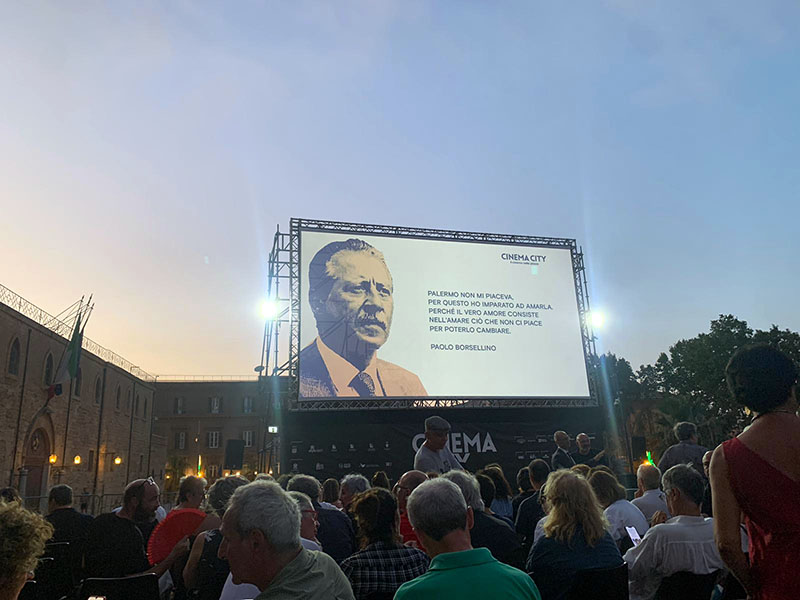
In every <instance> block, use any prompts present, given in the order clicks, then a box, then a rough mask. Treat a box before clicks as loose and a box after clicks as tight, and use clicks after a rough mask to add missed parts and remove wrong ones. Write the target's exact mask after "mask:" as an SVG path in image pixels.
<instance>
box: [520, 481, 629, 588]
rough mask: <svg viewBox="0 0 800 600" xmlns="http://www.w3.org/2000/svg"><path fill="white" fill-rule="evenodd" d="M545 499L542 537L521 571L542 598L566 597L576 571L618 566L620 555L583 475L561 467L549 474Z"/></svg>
mask: <svg viewBox="0 0 800 600" xmlns="http://www.w3.org/2000/svg"><path fill="white" fill-rule="evenodd" d="M545 502H546V504H547V506H548V515H547V518H546V519H545V522H544V535H543V537H541V538H540V539H539V540H537V541H536V543H535V544H534V545H533V547H532V548H531V551H530V554H529V555H528V562H527V564H526V570H527V571H528V572H529V573H530V575H531V577H533V580H534V581H535V582H536V585H537V586H538V587H539V590H540V591H541V593H542V599H543V600H561V599H562V598H565V597H567V594H568V593H569V590H570V586H571V585H572V581H573V578H574V577H575V573H576V572H578V571H581V570H584V569H610V568H613V567H616V566H618V565H620V564H622V557H621V556H620V553H619V549H618V548H617V545H616V544H615V543H614V540H613V539H612V538H611V535H610V534H609V533H608V531H606V526H607V525H608V522H607V521H606V519H605V517H604V516H603V513H602V511H601V509H600V505H599V503H598V501H597V497H596V496H595V494H594V491H593V490H592V486H591V485H589V482H588V481H586V479H585V478H583V477H581V476H580V475H578V474H577V473H573V472H572V471H569V470H566V469H561V470H558V471H554V472H553V473H550V475H549V476H548V477H547V483H546V485H545Z"/></svg>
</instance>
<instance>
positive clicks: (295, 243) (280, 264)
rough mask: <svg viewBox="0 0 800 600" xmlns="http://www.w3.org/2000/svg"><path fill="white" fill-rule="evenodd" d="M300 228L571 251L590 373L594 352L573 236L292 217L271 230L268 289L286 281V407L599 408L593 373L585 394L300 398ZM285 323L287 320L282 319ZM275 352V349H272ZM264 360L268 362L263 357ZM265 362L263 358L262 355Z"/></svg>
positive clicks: (270, 332) (280, 370)
mask: <svg viewBox="0 0 800 600" xmlns="http://www.w3.org/2000/svg"><path fill="white" fill-rule="evenodd" d="M302 231H325V232H334V233H335V232H346V233H358V234H363V235H381V236H391V237H400V238H418V239H434V240H437V239H438V240H451V241H456V242H479V243H487V244H508V245H514V246H528V247H530V246H539V247H547V248H564V249H569V251H570V253H571V256H572V270H573V276H574V281H575V295H576V298H577V305H578V313H579V315H580V326H581V338H582V341H583V352H584V360H585V361H586V367H587V373H591V372H592V371H591V363H590V357H592V356H595V355H596V350H595V343H594V342H595V337H594V335H593V333H592V331H591V324H590V323H589V321H588V318H587V317H588V315H589V310H590V307H589V294H588V285H587V281H586V269H585V266H584V260H583V259H584V256H583V249H582V248H579V247H578V246H577V243H576V241H575V239H573V238H554V237H543V236H527V235H511V234H497V233H479V232H468V231H452V230H443V229H424V228H419V227H396V226H390V225H365V224H360V223H343V222H338V221H320V220H312V219H294V218H293V219H291V220H290V224H289V233H281V232H280V229H278V231H277V232H276V233H275V238H274V243H273V248H272V251H271V252H270V255H269V269H268V273H269V274H268V282H267V289H268V294H269V295H270V297H273V296H272V295H273V294H274V295H275V297H277V296H278V290H279V288H280V287H281V282H283V281H285V282H288V289H289V306H288V309H287V311H285V312H288V316H289V319H288V321H289V348H288V351H289V352H288V354H289V358H288V360H287V361H286V362H285V363H284V364H282V365H280V366H278V365H277V364H275V366H274V368H273V370H272V372H271V375H283V376H287V377H289V389H288V402H287V404H286V406H287V408H289V410H296V411H327V410H353V409H363V410H387V409H409V408H419V409H425V408H439V407H441V408H476V407H486V408H498V407H509V408H520V407H523V408H528V407H531V408H533V407H537V408H545V407H561V408H568V407H588V406H597V397H598V396H597V388H596V383H595V381H594V378H593V377H589V391H590V397H589V398H462V399H454V398H432V397H428V398H424V399H410V398H389V399H387V400H373V399H366V398H330V399H322V400H319V399H308V400H304V399H301V398H299V387H300V386H299V372H298V357H299V354H300V233H301V232H302ZM284 322H285V321H284ZM278 326H279V321H278V320H276V321H274V322H271V323H268V324H267V327H266V328H265V332H264V333H265V344H264V348H265V349H266V353H267V357H268V356H269V348H270V346H271V344H272V343H274V344H275V345H276V348H277V344H278V333H277V327H278ZM276 356H277V352H276ZM267 363H269V360H268V359H267ZM262 364H263V357H262Z"/></svg>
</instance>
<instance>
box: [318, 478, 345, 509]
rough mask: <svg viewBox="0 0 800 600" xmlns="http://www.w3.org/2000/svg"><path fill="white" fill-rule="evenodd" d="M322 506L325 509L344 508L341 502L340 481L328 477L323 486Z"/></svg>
mask: <svg viewBox="0 0 800 600" xmlns="http://www.w3.org/2000/svg"><path fill="white" fill-rule="evenodd" d="M320 504H322V505H323V506H325V508H342V501H341V500H339V480H338V479H334V478H333V477H328V479H326V480H325V481H324V482H323V484H322V500H320Z"/></svg>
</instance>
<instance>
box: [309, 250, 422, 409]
mask: <svg viewBox="0 0 800 600" xmlns="http://www.w3.org/2000/svg"><path fill="white" fill-rule="evenodd" d="M308 281H309V290H308V301H309V304H310V305H311V311H312V312H313V313H314V319H315V320H316V322H317V332H318V336H317V338H316V339H315V340H314V341H313V342H311V343H310V344H309V345H308V346H306V347H305V348H303V350H302V351H301V352H300V357H299V358H300V397H301V398H330V397H333V396H337V397H341V396H367V397H373V396H411V397H416V396H427V395H428V394H427V392H426V391H425V388H424V387H423V385H422V382H421V381H420V380H419V377H417V376H416V375H415V374H414V373H412V372H411V371H408V370H406V369H404V368H402V367H399V366H398V365H395V364H392V363H390V362H388V361H385V360H381V359H380V358H378V357H377V352H378V349H379V348H380V347H381V346H383V345H384V344H385V343H386V340H387V339H388V338H389V331H390V329H391V326H392V313H393V311H394V297H393V291H394V287H393V283H392V275H391V273H390V272H389V267H387V266H386V261H385V260H384V258H383V254H382V253H381V252H380V251H379V250H377V249H375V248H374V247H373V246H371V245H370V244H368V243H366V242H365V241H363V240H359V239H355V238H351V239H348V240H345V241H339V242H331V243H330V244H328V245H326V246H325V247H323V248H322V249H321V250H320V251H319V252H317V253H316V254H315V255H314V258H313V259H312V260H311V264H310V265H309V268H308Z"/></svg>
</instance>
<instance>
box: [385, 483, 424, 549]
mask: <svg viewBox="0 0 800 600" xmlns="http://www.w3.org/2000/svg"><path fill="white" fill-rule="evenodd" d="M427 480H428V476H427V475H425V473H423V472H422V471H408V472H406V473H403V476H402V477H400V479H398V480H397V483H396V484H395V485H394V489H393V490H392V491H393V493H394V495H395V498H397V512H398V513H399V514H400V527H399V532H400V536H401V537H402V539H403V543H404V544H407V545H409V546H411V547H413V548H419V549H420V550H422V551H425V547H424V546H423V545H422V544H421V543H420V541H419V538H418V537H417V534H416V532H415V531H414V528H413V527H411V522H410V521H409V520H408V511H407V510H406V503H407V502H408V497H409V495H410V494H411V492H413V491H414V488H416V487H417V486H418V485H419V484H420V483H422V482H423V481H427Z"/></svg>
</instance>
